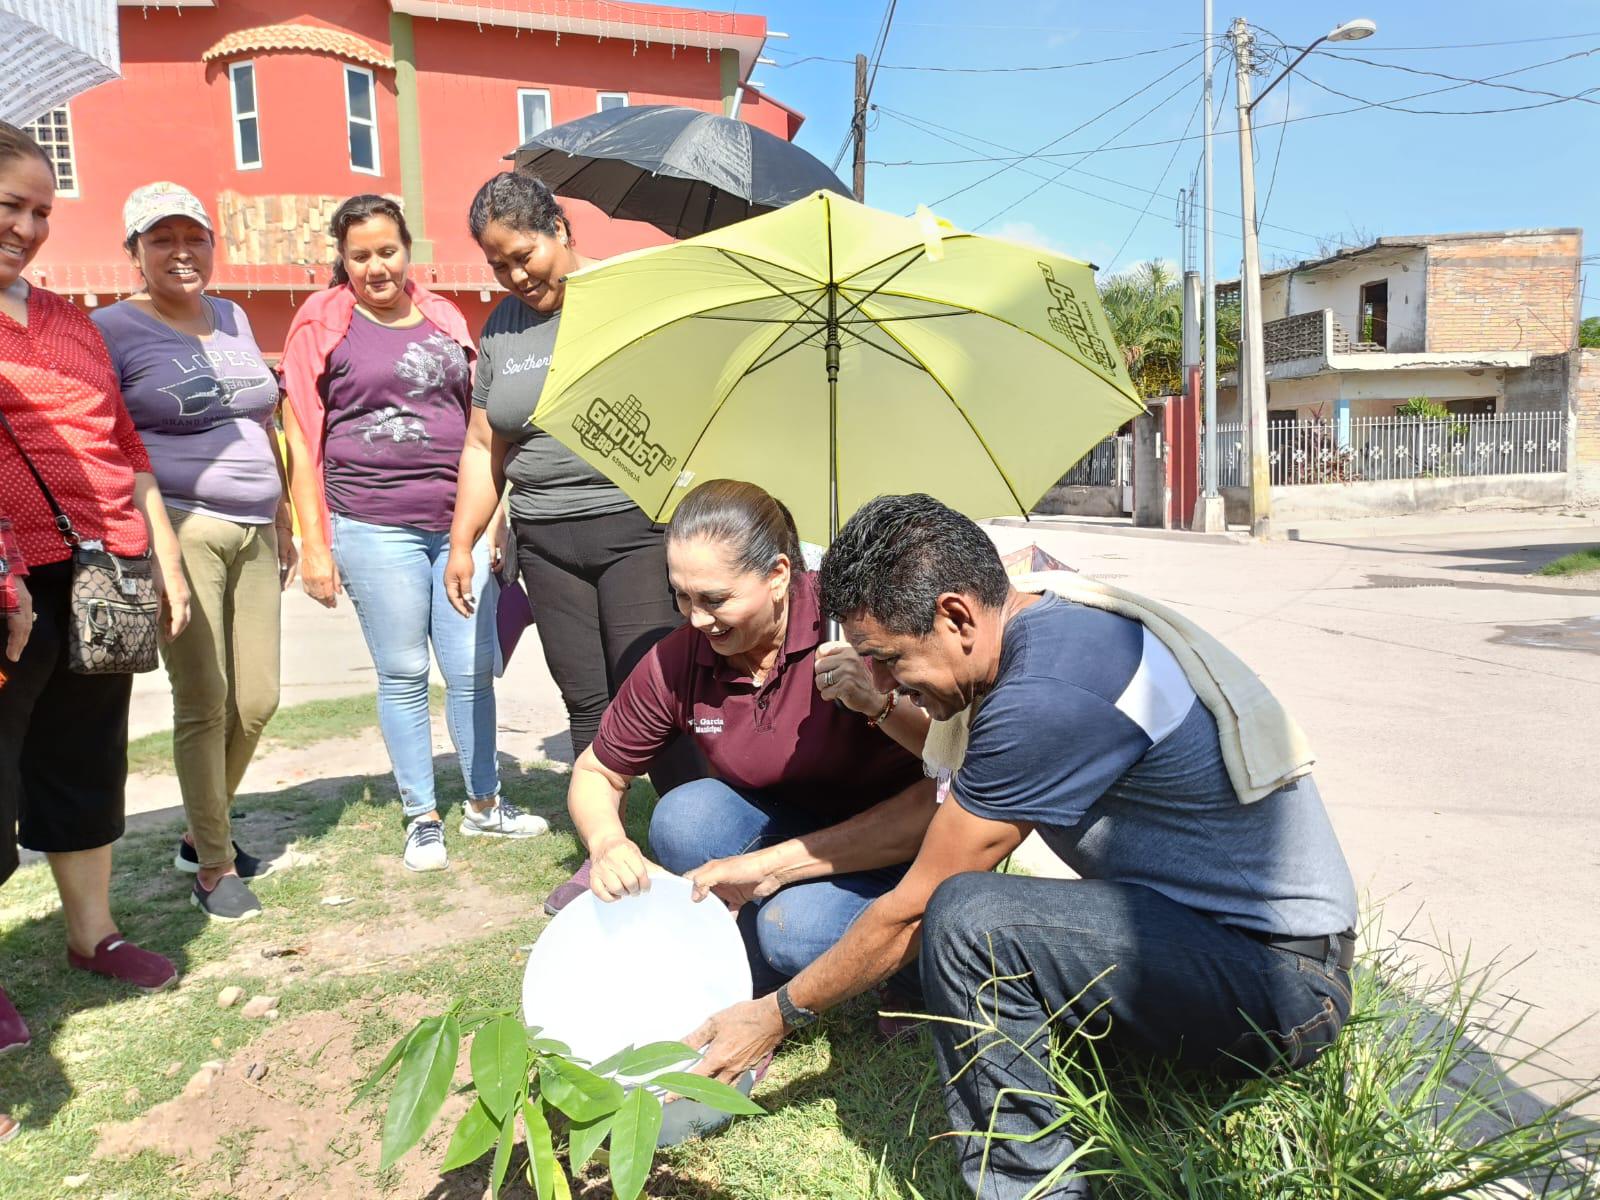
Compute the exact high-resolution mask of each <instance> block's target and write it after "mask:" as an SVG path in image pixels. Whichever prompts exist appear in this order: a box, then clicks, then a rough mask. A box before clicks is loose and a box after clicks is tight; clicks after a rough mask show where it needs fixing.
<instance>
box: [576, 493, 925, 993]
mask: <svg viewBox="0 0 1600 1200" xmlns="http://www.w3.org/2000/svg"><path fill="white" fill-rule="evenodd" d="M666 541H667V577H668V581H669V583H670V586H671V588H672V593H673V596H674V598H675V599H676V601H677V604H678V609H679V611H680V612H682V613H683V615H684V617H685V618H687V622H688V623H687V624H685V625H682V626H680V627H679V628H678V629H676V630H674V631H673V632H672V633H669V634H668V635H667V636H666V637H664V638H662V639H661V641H660V642H658V643H657V644H656V645H655V646H653V647H652V648H651V649H650V650H649V652H647V653H646V655H645V657H644V658H643V659H642V660H641V661H640V663H639V665H638V666H637V667H635V668H634V670H633V672H632V673H631V674H630V675H629V676H628V678H627V680H626V682H624V683H623V685H622V687H621V689H620V690H619V691H618V692H617V695H616V698H615V699H614V700H612V702H611V705H610V707H609V708H608V709H607V710H606V714H605V717H604V719H603V720H602V721H601V723H600V732H599V734H598V736H597V737H596V738H595V740H594V743H593V744H592V745H591V746H590V747H589V748H588V749H587V750H585V751H584V753H583V755H582V756H581V757H580V758H579V759H578V762H577V764H576V766H575V767H574V768H573V772H572V782H571V785H570V788H569V790H568V793H567V806H568V808H569V810H570V811H571V814H572V820H573V823H574V824H575V825H576V826H577V829H578V836H579V837H581V838H582V839H583V842H584V845H585V846H587V847H588V849H589V857H590V858H591V859H592V860H593V863H594V866H593V869H592V871H591V876H590V887H591V890H593V891H594V893H595V894H596V895H597V896H599V897H600V898H601V899H602V900H614V899H616V898H617V897H619V896H621V895H623V894H625V893H636V892H638V891H639V890H640V889H641V888H645V887H648V886H649V881H648V875H647V864H646V860H645V857H644V855H643V854H642V853H641V851H640V849H639V847H638V846H636V845H634V843H633V842H632V841H630V840H629V838H628V835H627V833H626V831H625V830H624V829H623V825H622V821H621V819H620V816H619V812H620V808H621V803H622V797H623V794H624V793H625V792H626V791H627V788H628V785H629V783H630V782H631V781H632V779H633V778H634V777H635V776H637V775H639V774H641V773H642V772H643V770H644V767H645V766H646V765H647V764H648V763H650V762H651V761H652V760H653V759H654V758H655V756H656V755H657V754H658V753H660V751H661V749H662V747H664V746H665V745H666V744H667V743H668V742H670V741H671V740H672V738H673V737H675V736H676V735H678V734H680V733H685V734H688V735H689V736H690V737H692V738H693V739H694V740H695V743H696V744H697V745H698V746H699V748H700V751H701V753H702V754H704V755H705V758H706V761H707V763H708V764H709V765H710V768H711V772H712V776H713V777H712V778H709V779H701V780H696V781H695V782H693V783H687V784H684V785H683V786H682V787H678V788H674V789H673V790H672V791H670V792H668V793H667V794H666V795H665V796H664V797H662V799H661V802H660V803H659V804H658V805H657V806H656V810H655V813H654V815H653V816H652V817H651V820H650V848H651V851H652V854H653V856H654V858H655V859H656V860H657V861H658V862H660V863H661V865H662V866H664V867H666V868H667V870H669V871H673V872H675V873H677V874H683V873H685V872H688V871H691V870H693V869H695V868H696V867H699V866H702V865H704V864H705V863H707V862H709V861H711V860H712V859H718V858H726V857H730V856H733V855H738V854H745V853H747V852H749V851H752V850H757V849H760V850H761V852H762V854H763V855H764V856H765V859H766V861H765V862H763V863H762V864H761V866H762V867H763V868H764V869H763V870H762V871H761V875H762V882H761V883H760V884H759V885H747V886H737V887H736V886H729V887H726V888H719V889H717V890H718V893H719V895H720V896H721V897H722V899H723V900H724V901H726V902H727V903H728V905H729V907H731V908H738V910H739V927H740V930H741V932H742V933H743V934H744V939H745V946H746V949H747V951H748V953H749V955H750V967H751V972H752V974H753V976H754V980H755V992H756V994H757V995H758V996H759V995H764V994H765V993H766V992H769V991H772V990H773V989H775V988H777V987H778V986H779V985H780V984H781V983H783V982H784V980H786V979H788V978H789V977H791V976H793V975H794V974H796V973H797V972H798V971H800V969H801V968H802V967H804V966H805V965H806V964H807V963H809V962H810V961H811V960H812V959H814V958H816V957H817V956H818V955H819V954H821V953H822V952H823V951H824V950H826V949H827V948H828V947H829V946H831V945H832V944H833V943H834V942H836V941H837V940H838V939H839V936H840V935H841V934H842V933H843V932H844V930H845V928H846V927H847V926H848V925H849V924H850V922H851V921H853V920H854V919H855V918H856V915H857V914H858V913H860V911H861V910H862V909H863V908H865V907H866V906H867V905H868V904H870V903H871V902H872V901H873V900H874V899H875V898H877V897H878V896H880V895H882V894H883V893H884V892H886V891H888V890H889V889H890V888H892V887H893V886H894V885H895V883H896V881H898V880H899V878H900V876H901V875H902V874H904V872H905V868H906V865H907V864H908V863H909V862H910V861H911V859H912V858H913V857H915V855H916V851H917V846H918V845H919V844H920V843H921V840H922V834H923V832H924V830H926V828H927V825H928V821H929V820H930V819H931V818H932V816H933V810H934V787H933V782H932V781H931V780H929V779H927V778H926V777H925V776H924V775H923V772H922V766H921V761H920V758H919V755H920V752H921V749H922V742H923V739H924V738H925V737H926V735H927V731H928V719H927V717H926V716H925V715H924V714H923V713H922V712H921V711H920V710H918V709H916V708H915V707H913V706H912V705H910V704H897V703H896V701H895V697H894V694H893V693H884V692H880V691H878V690H877V689H876V688H875V687H873V686H872V682H871V680H870V678H869V677H868V675H867V672H866V671H865V669H864V668H863V666H862V663H861V661H860V659H859V658H857V657H856V654H855V652H854V651H853V650H851V649H850V647H849V645H848V643H845V642H826V641H824V640H823V616H822V612H821V608H820V606H819V604H818V599H817V585H816V579H815V577H814V576H813V575H811V574H810V573H808V572H805V571H804V570H803V569H801V562H802V560H801V557H800V539H799V537H798V535H797V534H796V532H795V526H794V518H793V517H791V516H790V515H789V510H788V509H786V508H785V507H784V506H783V505H782V504H781V503H779V502H778V501H777V500H775V499H774V498H773V497H771V496H769V495H768V494H767V493H766V492H764V491H762V490H761V489H760V488H759V487H756V486H755V485H754V484H751V483H740V482H737V481H734V480H728V479H716V480H711V481H709V482H707V483H703V484H701V485H700V486H699V487H697V488H696V489H695V490H694V491H692V492H691V493H689V495H688V496H686V497H685V498H684V499H683V502H682V503H681V504H679V505H678V509H677V512H676V513H675V514H674V515H673V518H672V521H671V523H670V524H669V525H668V526H667V534H666ZM835 700H837V701H839V702H840V703H835ZM876 829H893V830H897V831H900V832H901V833H902V834H903V836H902V837H900V838H898V839H894V841H893V844H892V846H891V848H890V849H889V850H887V851H881V850H880V851H878V852H877V853H876V854H863V853H862V849H861V848H862V846H864V845H866V846H874V847H876V846H879V845H881V844H882V843H880V842H879V841H878V839H877V837H876V836H873V837H863V836H862V835H863V832H864V831H868V830H876ZM779 889H781V890H779ZM908 978H909V977H908Z"/></svg>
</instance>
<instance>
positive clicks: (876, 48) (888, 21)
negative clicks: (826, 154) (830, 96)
mask: <svg viewBox="0 0 1600 1200" xmlns="http://www.w3.org/2000/svg"><path fill="white" fill-rule="evenodd" d="M899 2H900V0H889V2H888V3H887V4H886V5H884V9H883V20H882V21H881V22H880V23H879V25H878V36H877V37H876V38H874V39H873V43H872V55H871V60H872V61H871V65H870V67H869V68H868V75H867V87H866V91H865V93H864V94H863V95H862V97H861V105H862V109H861V111H863V112H864V111H865V107H866V105H867V103H868V102H869V101H870V100H871V99H872V85H873V84H874V83H876V82H877V81H878V64H879V63H880V62H882V60H883V49H884V47H885V46H886V45H888V42H889V27H890V26H891V25H892V24H893V23H894V10H895V8H896V6H897V5H898V4H899ZM851 61H852V62H854V61H855V60H854V59H852V60H851ZM855 136H856V114H855V113H854V112H852V114H851V116H850V128H849V129H847V130H846V131H845V135H844V140H843V141H841V142H840V143H839V152H838V153H837V154H835V155H834V156H833V170H834V172H835V173H836V174H837V173H838V170H839V164H840V163H842V162H843V161H844V156H845V152H846V151H847V150H849V149H850V141H851V139H852V138H854V137H855Z"/></svg>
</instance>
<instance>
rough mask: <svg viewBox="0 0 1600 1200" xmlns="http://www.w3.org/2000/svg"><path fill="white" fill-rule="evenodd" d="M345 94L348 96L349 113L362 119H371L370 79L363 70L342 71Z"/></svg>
mask: <svg viewBox="0 0 1600 1200" xmlns="http://www.w3.org/2000/svg"><path fill="white" fill-rule="evenodd" d="M344 86H345V94H346V95H347V96H349V97H350V115H351V116H352V117H355V118H357V119H358V120H362V121H370V120H372V80H371V78H369V77H368V75H367V74H366V73H365V72H364V71H349V70H347V71H346V72H345V73H344Z"/></svg>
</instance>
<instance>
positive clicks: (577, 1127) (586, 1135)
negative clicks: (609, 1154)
mask: <svg viewBox="0 0 1600 1200" xmlns="http://www.w3.org/2000/svg"><path fill="white" fill-rule="evenodd" d="M614 1115H615V1114H612V1113H607V1114H606V1115H605V1116H603V1117H600V1118H598V1119H597V1120H593V1121H574V1122H572V1124H571V1125H570V1126H568V1128H567V1169H568V1170H570V1171H571V1172H572V1173H573V1174H574V1175H576V1174H577V1173H578V1172H579V1171H581V1170H583V1165H584V1163H586V1162H588V1161H589V1159H590V1158H592V1157H594V1152H595V1151H596V1150H597V1149H599V1148H600V1143H601V1142H603V1141H605V1140H606V1134H608V1133H610V1132H611V1122H612V1119H613V1117H614Z"/></svg>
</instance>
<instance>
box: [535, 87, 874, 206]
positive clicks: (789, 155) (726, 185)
mask: <svg viewBox="0 0 1600 1200" xmlns="http://www.w3.org/2000/svg"><path fill="white" fill-rule="evenodd" d="M506 157H507V158H509V159H512V160H513V161H514V162H515V163H516V166H517V169H518V170H521V171H529V172H532V173H533V174H535V175H537V176H538V177H539V178H540V179H542V180H544V181H545V182H546V183H548V184H549V185H550V187H551V189H552V190H554V191H555V192H556V193H557V194H559V195H562V196H572V197H574V198H575V199H579V200H587V201H589V203H591V204H593V205H594V206H595V207H597V208H599V209H600V210H601V211H602V212H605V213H608V214H610V215H611V216H613V217H623V218H625V219H627V220H630V221H648V222H649V223H650V224H652V225H654V226H655V227H656V228H657V229H660V230H663V231H665V232H666V233H669V234H671V235H672V236H673V237H680V238H681V237H693V236H694V235H695V234H697V233H705V232H706V231H707V230H711V229H721V228H722V227H723V226H724V225H732V224H733V223H734V222H735V221H742V220H744V219H745V218H746V217H753V216H758V215H760V214H761V213H764V212H770V211H771V210H773V209H775V208H781V207H783V206H784V205H785V204H788V203H790V202H791V201H794V200H800V199H802V198H804V197H806V196H809V195H810V194H811V193H812V192H815V191H817V190H819V189H825V190H827V191H831V192H838V193H839V194H840V195H844V196H848V195H849V194H850V193H849V192H848V191H847V190H846V189H845V187H844V185H843V184H841V183H840V182H839V180H838V177H837V176H835V175H834V173H833V172H832V171H830V170H828V168H827V167H825V166H823V165H822V163H821V162H819V161H817V159H815V158H813V157H812V156H811V155H810V154H808V153H806V152H805V151H804V150H802V149H800V147H799V146H796V145H795V144H794V143H792V142H786V141H784V140H783V139H782V138H780V137H774V136H773V135H772V134H770V133H767V132H766V131H765V130H762V129H756V128H755V127H754V126H751V125H747V124H745V122H743V121H738V120H734V119H733V118H731V117H720V116H716V115H714V114H712V113H708V112H701V111H700V110H699V109H695V108H683V107H681V106H679V105H675V104H645V105H639V106H637V107H628V108H608V109H606V110H605V111H604V112H597V113H593V114H591V115H589V116H587V117H579V118H578V119H577V120H576V121H568V122H567V123H566V124H564V125H557V126H555V127H554V128H551V129H547V130H545V131H544V132H543V133H541V134H539V135H537V136H536V137H534V138H533V139H532V140H530V141H529V142H528V143H527V144H526V145H524V146H522V147H521V148H520V149H518V150H517V151H516V152H515V153H514V154H508V155H506Z"/></svg>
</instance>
